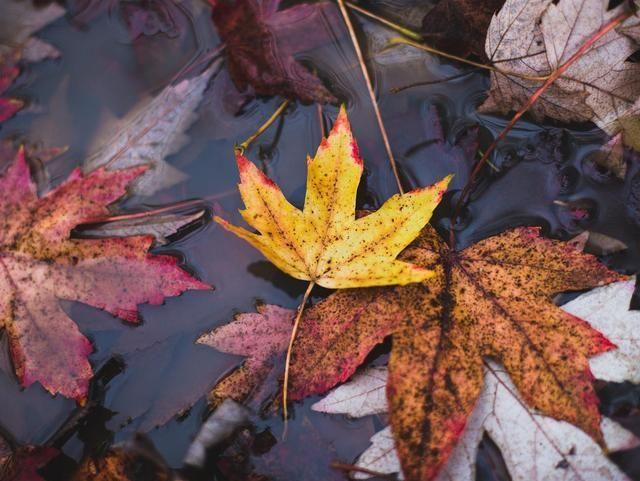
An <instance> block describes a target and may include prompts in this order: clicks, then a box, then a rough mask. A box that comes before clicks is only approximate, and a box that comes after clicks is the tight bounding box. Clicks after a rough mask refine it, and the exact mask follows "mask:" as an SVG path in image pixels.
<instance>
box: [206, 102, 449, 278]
mask: <svg viewBox="0 0 640 481" xmlns="http://www.w3.org/2000/svg"><path fill="white" fill-rule="evenodd" d="M236 159H237V161H238V169H239V171H240V184H239V189H240V194H241V196H242V200H243V201H244V204H245V206H246V209H244V210H241V211H240V213H241V214H242V217H243V218H244V219H245V221H246V222H247V223H248V224H249V225H250V226H251V227H253V228H254V229H256V230H257V231H258V232H259V234H255V233H252V232H249V231H248V230H246V229H244V228H242V227H237V226H234V225H232V224H230V223H229V222H227V221H225V220H224V219H221V218H220V217H217V216H216V217H214V220H215V221H216V222H218V223H219V224H221V225H222V226H223V227H224V228H225V229H227V230H229V231H231V232H233V233H234V234H236V235H237V236H238V237H241V238H242V239H244V240H246V241H247V242H249V243H250V244H251V245H252V246H254V247H255V248H256V249H258V250H259V251H260V252H262V254H264V256H265V257H266V258H267V259H269V260H270V261H271V262H273V263H274V264H275V265H276V266H277V267H278V268H279V269H281V270H282V271H284V272H286V273H287V274H289V275H291V276H292V277H295V278H296V279H302V280H307V281H311V282H312V283H315V284H318V285H321V286H323V287H328V288H332V289H337V288H347V287H367V286H382V285H392V284H401V285H404V284H409V283H412V282H421V281H424V280H426V279H428V278H430V277H432V276H433V275H434V273H433V272H432V271H431V270H429V269H425V268H423V267H419V266H416V265H414V264H411V263H408V262H402V261H399V260H397V259H396V257H397V255H398V254H399V253H400V252H401V251H402V250H403V249H404V248H405V247H407V246H408V245H409V244H410V243H411V241H413V240H414V239H415V238H416V236H417V235H418V234H419V233H420V231H421V230H422V228H423V227H424V226H425V225H426V224H427V222H428V221H429V219H430V218H431V214H432V212H433V210H434V209H435V207H436V206H437V205H438V202H440V199H441V198H442V195H443V193H444V192H445V190H446V189H447V185H448V184H449V181H450V180H451V176H448V177H445V178H444V179H443V180H441V181H440V182H438V183H436V184H434V185H432V186H430V187H425V188H423V189H417V190H414V191H411V192H409V193H406V194H402V195H400V194H397V195H394V196H393V197H391V198H390V199H388V200H387V201H386V202H385V203H384V205H383V206H382V207H381V208H380V209H379V210H378V211H376V212H374V213H372V214H370V215H368V216H365V217H361V218H359V219H358V218H356V213H355V208H356V191H357V189H358V184H359V183H360V177H361V176H362V168H363V166H362V159H361V158H360V156H359V154H358V146H357V144H356V141H355V139H354V138H353V135H352V133H351V127H350V125H349V120H348V119H347V114H346V111H345V109H344V107H342V108H341V109H340V113H339V114H338V118H337V119H336V122H335V124H334V125H333V128H332V130H331V133H330V135H329V137H328V138H326V139H324V140H323V141H322V143H321V144H320V147H319V148H318V151H317V153H316V156H315V157H314V158H313V159H311V158H308V159H307V167H308V173H307V193H306V199H305V203H304V209H303V210H300V209H298V208H296V207H295V206H293V205H292V204H291V203H290V202H289V201H287V199H286V198H285V197H284V195H283V193H282V191H281V190H280V188H279V187H278V186H277V185H276V184H275V183H274V182H273V181H272V180H271V179H269V178H268V177H267V176H266V175H264V174H263V173H262V172H261V171H260V170H259V169H258V168H257V167H256V166H255V165H254V164H253V163H252V162H250V161H249V160H248V159H247V158H246V157H244V156H243V155H242V154H240V153H238V154H237V155H236Z"/></svg>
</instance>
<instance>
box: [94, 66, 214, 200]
mask: <svg viewBox="0 0 640 481" xmlns="http://www.w3.org/2000/svg"><path fill="white" fill-rule="evenodd" d="M219 66H220V62H219V61H217V62H214V64H213V65H211V66H210V67H209V68H208V69H207V70H205V71H204V72H203V73H201V74H200V75H198V76H197V77H193V78H190V79H186V80H183V81H181V82H180V83H178V84H177V85H170V86H168V87H166V88H165V89H164V90H163V91H162V92H160V94H158V96H157V97H155V98H154V99H153V100H151V101H150V102H148V103H146V104H144V105H143V106H141V107H139V108H137V109H135V110H134V111H132V112H131V113H130V114H128V115H127V116H126V117H125V118H124V119H122V120H119V121H117V122H115V123H114V124H112V125H111V126H109V127H106V129H105V130H104V131H103V133H102V134H101V136H100V138H99V139H97V140H96V141H95V145H96V146H95V147H94V148H93V151H94V154H93V155H92V156H91V157H90V158H89V159H87V161H86V162H85V166H84V169H85V171H89V170H93V169H95V168H97V167H100V166H105V167H108V168H109V169H123V168H127V167H132V166H134V165H140V164H143V163H146V164H149V165H150V168H149V170H148V171H147V172H146V173H145V174H144V175H142V176H141V177H140V178H139V179H138V180H136V181H135V182H134V184H133V186H132V189H133V192H134V193H136V194H139V195H151V194H153V193H154V192H156V191H158V190H160V189H164V188H166V187H170V186H172V185H174V184H177V183H179V182H182V181H183V180H184V179H185V178H186V176H185V175H184V173H182V172H180V171H179V170H178V169H176V168H175V167H173V166H171V165H170V164H169V163H168V162H166V160H165V159H166V158H167V156H169V155H171V154H173V153H175V152H177V151H178V150H179V149H180V148H182V146H183V145H184V144H185V143H186V141H187V137H186V135H185V132H186V131H187V129H188V128H189V127H190V126H191V124H192V123H193V122H194V120H195V110H196V109H197V108H198V105H200V101H201V100H202V96H203V94H204V91H205V89H206V88H207V85H208V84H209V81H210V80H211V78H212V77H213V76H214V75H215V73H216V72H217V71H218V69H219ZM104 132H107V133H104Z"/></svg>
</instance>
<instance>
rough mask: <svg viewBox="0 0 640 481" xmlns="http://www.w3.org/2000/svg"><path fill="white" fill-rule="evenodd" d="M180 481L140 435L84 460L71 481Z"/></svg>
mask: <svg viewBox="0 0 640 481" xmlns="http://www.w3.org/2000/svg"><path fill="white" fill-rule="evenodd" d="M147 480H153V481H180V478H179V477H177V475H175V474H174V472H173V470H172V469H171V468H170V467H169V466H168V465H167V463H166V462H165V460H164V459H163V458H162V456H161V455H160V453H158V451H157V450H156V448H155V447H154V446H153V443H152V442H151V441H150V440H149V439H147V438H146V437H145V436H143V435H137V436H136V437H135V438H134V439H133V440H131V441H127V442H125V443H122V444H120V445H116V446H113V447H111V448H110V449H109V450H108V451H107V452H106V454H105V455H104V456H102V457H95V458H94V457H88V458H86V459H85V460H84V462H83V463H82V464H81V465H80V467H79V468H78V470H77V472H76V473H75V475H74V477H73V478H72V481H147Z"/></svg>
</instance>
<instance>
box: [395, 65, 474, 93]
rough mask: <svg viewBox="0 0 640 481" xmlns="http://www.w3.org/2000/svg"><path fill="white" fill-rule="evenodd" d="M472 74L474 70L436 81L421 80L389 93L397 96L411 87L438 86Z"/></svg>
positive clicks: (396, 88)
mask: <svg viewBox="0 0 640 481" xmlns="http://www.w3.org/2000/svg"><path fill="white" fill-rule="evenodd" d="M473 72H474V70H468V71H466V72H462V73H459V74H456V75H451V76H450V77H445V78H441V79H438V80H422V81H419V82H412V83H410V84H406V85H402V86H400V87H393V88H390V89H389V92H391V93H392V94H397V93H399V92H402V91H403V90H407V89H411V88H413V87H423V86H425V85H435V84H440V83H444V82H450V81H451V80H457V79H459V78H462V77H466V76H467V75H471V74H472V73H473Z"/></svg>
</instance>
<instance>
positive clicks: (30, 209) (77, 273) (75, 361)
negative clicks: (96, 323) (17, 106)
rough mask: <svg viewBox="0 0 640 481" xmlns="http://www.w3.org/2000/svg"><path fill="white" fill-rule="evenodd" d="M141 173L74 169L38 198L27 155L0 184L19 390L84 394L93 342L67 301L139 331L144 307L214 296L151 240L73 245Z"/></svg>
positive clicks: (6, 305)
mask: <svg viewBox="0 0 640 481" xmlns="http://www.w3.org/2000/svg"><path fill="white" fill-rule="evenodd" d="M145 170H146V167H135V168H131V169H128V170H121V171H111V172H108V171H105V170H104V169H98V170H95V171H94V172H92V173H91V174H89V175H87V176H83V175H82V174H81V173H80V172H79V170H75V171H74V172H73V173H72V174H71V175H70V176H69V178H68V179H67V180H66V181H65V182H64V183H62V184H61V185H60V186H58V187H57V188H56V189H54V190H51V191H50V192H48V193H47V194H45V195H44V196H42V197H41V198H38V197H37V195H36V186H35V184H34V183H33V181H32V180H31V177H30V175H29V169H28V167H27V163H26V161H25V158H24V151H23V150H22V149H21V150H20V151H19V152H18V155H17V156H16V158H15V160H14V161H13V163H12V164H11V165H10V166H9V168H8V169H7V170H6V171H5V173H4V175H3V176H2V177H1V178H0V191H1V192H2V193H3V197H2V200H1V201H0V211H1V212H2V213H3V215H2V218H3V219H4V220H3V222H4V224H3V228H2V235H1V236H0V237H1V240H0V245H1V247H0V250H1V251H2V261H1V262H0V267H1V269H2V273H1V274H0V303H1V305H2V312H3V316H2V317H1V318H0V319H1V320H0V326H2V327H3V328H4V329H5V331H6V334H7V336H8V339H9V344H10V348H11V355H12V359H13V364H14V366H15V370H16V374H17V376H18V378H19V380H20V382H21V383H22V385H24V386H29V385H31V384H33V383H34V382H36V381H38V382H40V383H41V384H42V385H43V386H44V387H45V388H46V389H47V390H48V391H49V392H51V393H60V394H62V395H64V396H67V397H71V398H75V399H77V400H83V399H84V398H85V397H86V395H87V388H88V384H89V380H90V379H91V375H92V372H91V366H90V365H89V361H88V359H87V356H88V355H89V354H90V353H91V350H92V348H91V343H90V342H89V340H88V339H87V338H86V337H84V336H83V335H82V333H81V332H80V331H79V330H78V328H77V326H76V324H75V323H74V322H73V321H72V320H71V319H69V317H67V315H66V313H65V312H64V311H63V310H62V308H61V306H60V302H59V301H60V300H61V299H66V300H75V301H80V302H84V303H86V304H90V305H92V306H95V307H98V308H101V309H105V310H106V311H108V312H110V313H111V314H113V315H115V316H118V317H120V318H122V319H124V320H126V321H128V322H131V323H136V322H138V312H137V305H138V304H140V303H144V302H149V303H151V304H160V303H162V302H163V300H164V298H165V297H167V296H175V295H178V294H180V293H182V292H183V291H185V290H187V289H209V286H207V285H206V284H204V283H202V282H200V281H198V280H196V279H194V278H193V277H191V276H190V275H189V274H187V273H186V272H185V271H183V270H182V269H180V267H179V266H178V265H177V259H175V258H174V257H169V256H164V255H162V256H157V255H152V254H149V252H148V249H149V246H150V245H151V243H152V241H153V237H151V236H136V237H124V238H114V239H80V240H76V239H70V238H69V234H70V232H71V230H72V229H73V228H74V227H75V226H76V225H77V224H79V223H82V222H83V221H85V220H88V219H90V218H93V217H96V216H104V215H106V214H107V213H108V212H107V209H106V206H107V205H108V204H109V203H111V202H113V201H115V200H117V199H118V198H119V197H121V196H122V195H123V194H124V192H125V189H126V187H127V185H128V184H129V183H130V182H131V181H132V180H134V179H135V178H136V177H138V176H140V175H141V174H143V173H144V171H145Z"/></svg>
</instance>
